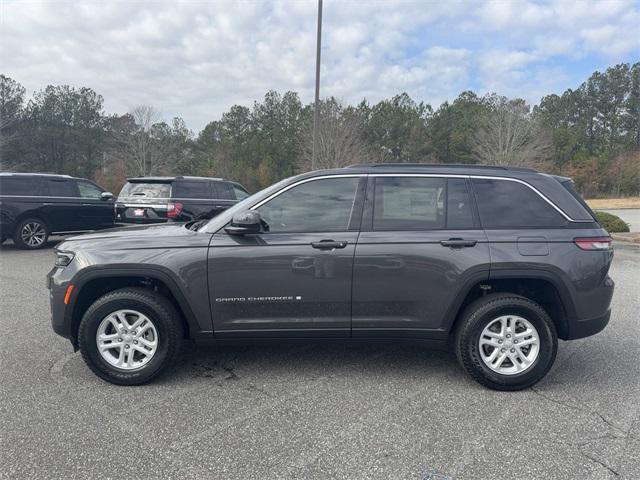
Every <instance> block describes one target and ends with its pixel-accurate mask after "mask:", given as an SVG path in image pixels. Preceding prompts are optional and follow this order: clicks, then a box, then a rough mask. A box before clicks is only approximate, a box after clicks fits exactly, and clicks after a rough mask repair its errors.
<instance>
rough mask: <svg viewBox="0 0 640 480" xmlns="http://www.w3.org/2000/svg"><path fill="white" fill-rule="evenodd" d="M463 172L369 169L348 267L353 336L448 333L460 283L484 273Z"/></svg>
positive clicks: (483, 250)
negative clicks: (352, 259) (371, 172)
mask: <svg viewBox="0 0 640 480" xmlns="http://www.w3.org/2000/svg"><path fill="white" fill-rule="evenodd" d="M474 208H475V207H474V205H473V204H472V201H471V194H470V190H469V185H468V182H467V180H466V178H445V177H438V176H426V175H417V174H416V175H408V174H405V175H387V174H385V175H372V176H370V179H369V188H368V189H367V200H366V207H365V212H364V216H363V227H362V232H361V233H360V237H359V239H358V244H357V246H356V255H355V265H354V274H353V319H352V325H353V336H354V337H366V336H384V337H415V338H421V337H422V338H436V339H438V338H442V339H444V338H446V336H447V334H448V329H449V326H450V322H451V320H452V318H451V315H452V311H454V310H455V308H456V302H457V301H459V298H460V296H461V295H463V294H464V293H465V289H468V288H470V286H471V285H472V284H473V283H475V282H478V281H480V280H483V279H486V278H488V275H489V264H490V262H489V248H488V245H487V239H486V236H485V234H484V232H483V230H482V229H481V228H480V226H479V222H478V219H477V216H476V214H475V210H474Z"/></svg>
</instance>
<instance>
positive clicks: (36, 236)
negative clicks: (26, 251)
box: [20, 222, 47, 247]
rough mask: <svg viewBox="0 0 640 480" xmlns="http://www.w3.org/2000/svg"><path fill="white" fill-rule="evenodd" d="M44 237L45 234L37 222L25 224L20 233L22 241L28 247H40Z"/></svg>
mask: <svg viewBox="0 0 640 480" xmlns="http://www.w3.org/2000/svg"><path fill="white" fill-rule="evenodd" d="M46 236H47V232H46V231H45V229H44V227H43V226H42V224H40V223H38V222H29V223H25V224H24V225H23V227H22V230H21V231H20V237H21V238H22V241H23V242H24V243H26V244H27V245H29V246H30V247H37V246H38V245H42V244H43V243H44V239H45V237H46Z"/></svg>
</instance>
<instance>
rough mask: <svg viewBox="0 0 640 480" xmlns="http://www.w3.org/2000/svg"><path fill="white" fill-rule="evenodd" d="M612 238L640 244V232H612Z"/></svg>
mask: <svg viewBox="0 0 640 480" xmlns="http://www.w3.org/2000/svg"><path fill="white" fill-rule="evenodd" d="M611 238H613V239H614V240H617V241H619V242H629V243H636V244H639V245H640V233H638V232H633V233H612V234H611Z"/></svg>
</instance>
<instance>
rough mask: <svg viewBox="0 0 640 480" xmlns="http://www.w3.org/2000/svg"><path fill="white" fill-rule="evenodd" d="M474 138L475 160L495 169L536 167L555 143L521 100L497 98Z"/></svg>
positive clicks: (472, 146) (548, 154)
mask: <svg viewBox="0 0 640 480" xmlns="http://www.w3.org/2000/svg"><path fill="white" fill-rule="evenodd" d="M492 103H493V105H492V108H491V110H490V111H489V112H488V113H487V114H486V115H485V117H484V119H483V121H482V123H481V125H480V127H479V128H478V130H477V131H476V133H475V135H473V137H472V138H471V142H470V143H471V151H472V156H473V157H474V158H475V159H476V160H477V161H478V162H479V163H484V164H491V165H514V166H535V165H539V164H541V163H543V162H544V161H546V160H547V159H548V158H549V156H550V155H551V153H552V147H553V144H552V141H551V138H550V136H549V134H548V133H547V132H546V131H545V129H544V128H543V127H542V125H541V124H540V123H539V122H538V120H537V119H536V118H534V117H533V116H532V115H531V113H530V112H529V106H528V105H527V104H525V103H524V102H523V101H521V100H507V99H506V98H503V97H497V98H495V99H494V100H493V102H492Z"/></svg>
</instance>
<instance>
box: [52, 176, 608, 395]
mask: <svg viewBox="0 0 640 480" xmlns="http://www.w3.org/2000/svg"><path fill="white" fill-rule="evenodd" d="M612 258H613V251H612V248H611V239H610V237H609V235H608V234H607V232H606V231H605V230H604V229H603V228H602V227H601V226H600V225H599V224H598V223H597V222H596V220H595V218H594V216H593V213H592V212H591V211H590V210H589V208H588V207H587V206H586V205H585V204H584V202H583V201H582V200H581V199H580V197H579V196H578V194H577V193H576V192H575V191H574V190H573V186H572V184H571V180H570V179H568V178H562V177H555V176H551V175H545V174H541V173H537V172H535V171H533V170H524V169H509V168H500V167H473V166H448V165H434V166H428V165H362V166H354V167H350V168H344V169H336V170H326V171H318V172H311V173H307V174H304V175H300V176H297V177H293V178H289V179H286V180H283V181H281V182H280V183H277V184H275V185H273V186H271V187H269V188H267V189H265V190H263V191H261V192H259V193H256V194H255V195H253V196H251V197H249V198H246V199H245V200H243V201H242V202H240V203H238V204H237V205H235V206H234V207H232V208H230V209H229V210H227V211H226V212H223V213H221V214H220V215H218V216H217V217H214V218H213V219H211V220H209V221H199V222H192V223H187V224H185V225H175V224H174V225H162V226H146V227H138V228H135V229H131V228H129V229H123V230H120V231H117V230H112V231H109V232H104V233H95V234H89V235H85V236H82V237H76V238H70V239H67V240H66V241H65V242H64V243H62V244H60V245H59V246H58V247H57V261H56V266H55V267H54V268H53V270H52V271H51V272H50V273H49V277H48V283H49V288H50V292H51V309H52V322H53V328H54V330H55V331H56V332H57V333H58V334H60V335H62V336H65V337H67V338H69V339H70V340H71V342H72V344H73V346H74V347H75V348H80V350H81V351H82V355H83V357H84V359H85V361H86V362H87V364H88V365H89V367H90V368H91V369H92V370H93V371H94V372H95V373H96V374H97V375H99V376H100V377H102V378H103V379H106V380H108V381H110V382H113V383H118V384H139V383H144V382H147V381H149V380H151V379H152V378H154V377H155V376H156V375H157V374H159V373H160V372H161V371H162V370H164V369H165V367H167V366H168V365H169V364H171V363H172V362H173V361H174V360H175V359H176V356H177V354H178V351H179V348H180V344H181V343H182V341H183V339H185V338H190V339H194V340H196V341H199V342H212V343H224V342H233V341H235V342H237V341H249V340H251V341H256V340H257V339H258V340H263V341H276V342H284V341H289V340H300V339H301V338H306V339H315V340H318V339H323V340H325V339H326V340H332V339H333V340H335V339H354V340H380V339H386V340H389V339H392V340H411V341H420V342H424V343H427V344H430V345H434V346H440V347H446V346H447V345H451V346H452V347H453V349H454V350H455V352H456V354H457V356H458V359H459V360H460V363H461V364H462V366H463V367H464V369H465V370H466V371H467V372H468V373H469V374H470V375H471V376H472V377H473V378H475V379H476V380H477V381H478V382H480V383H482V384H483V385H486V386H488V387H491V388H495V389H502V390H516V389H521V388H525V387H528V386H530V385H532V384H534V383H535V382H537V381H538V380H540V379H541V378H542V377H543V376H544V375H545V374H546V373H547V372H548V371H549V369H550V368H551V365H552V364H553V362H554V359H555V356H556V349H557V343H558V342H557V340H558V338H561V339H564V340H571V339H576V338H582V337H586V336H589V335H593V334H595V333H597V332H599V331H600V330H602V329H603V328H604V327H605V326H606V324H607V322H608V321H609V316H610V310H609V304H610V302H611V297H612V294H613V288H614V284H613V281H612V280H611V278H610V277H609V276H608V275H607V272H608V270H609V266H610V264H611V261H612Z"/></svg>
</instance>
